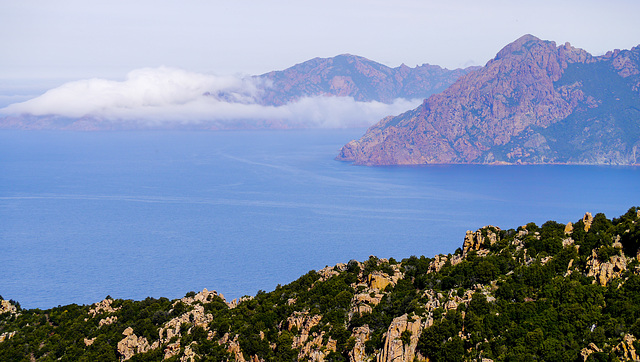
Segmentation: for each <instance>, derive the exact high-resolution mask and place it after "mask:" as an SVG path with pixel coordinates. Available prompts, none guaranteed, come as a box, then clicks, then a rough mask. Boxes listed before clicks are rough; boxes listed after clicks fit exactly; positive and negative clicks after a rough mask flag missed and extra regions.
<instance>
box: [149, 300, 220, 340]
mask: <svg viewBox="0 0 640 362" xmlns="http://www.w3.org/2000/svg"><path fill="white" fill-rule="evenodd" d="M212 320H213V316H212V315H211V314H209V313H205V312H204V307H203V306H202V305H200V304H196V305H194V309H193V310H191V311H189V312H187V313H185V314H182V315H179V316H177V317H175V318H173V319H171V320H170V321H168V322H167V323H165V324H164V325H163V326H162V328H160V331H159V334H160V340H161V341H162V342H163V343H166V342H168V341H169V340H170V339H171V338H172V337H174V336H181V334H180V326H181V325H182V324H183V323H189V324H191V325H192V326H199V327H202V328H205V330H206V329H208V328H209V327H208V325H209V323H211V321H212Z"/></svg>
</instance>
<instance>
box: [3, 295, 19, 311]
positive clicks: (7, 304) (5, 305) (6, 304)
mask: <svg viewBox="0 0 640 362" xmlns="http://www.w3.org/2000/svg"><path fill="white" fill-rule="evenodd" d="M4 313H10V314H17V313H18V308H16V306H15V305H13V304H11V302H9V301H8V300H4V299H2V300H0V314H4Z"/></svg>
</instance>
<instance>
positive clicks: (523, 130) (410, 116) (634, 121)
mask: <svg viewBox="0 0 640 362" xmlns="http://www.w3.org/2000/svg"><path fill="white" fill-rule="evenodd" d="M337 159H338V160H343V161H354V162H355V163H356V164H360V165H418V164H451V163H495V164H505V163H506V164H512V163H532V164H533V163H535V164H538V163H579V164H625V165H626V164H638V163H639V162H640V46H636V47H634V48H632V49H631V50H615V51H612V52H609V53H607V54H605V55H603V56H592V55H591V54H589V53H587V52H586V51H584V50H582V49H578V48H575V47H572V46H571V45H570V44H569V43H566V44H564V45H560V46H556V43H555V42H552V41H544V40H540V39H538V38H536V37H534V36H532V35H525V36H523V37H521V38H519V39H518V40H516V41H514V42H513V43H511V44H509V45H507V46H506V47H504V48H503V49H502V50H501V51H500V52H499V53H498V54H497V55H496V57H495V58H494V59H492V60H490V61H489V62H488V63H487V64H486V65H485V66H484V67H482V68H481V69H478V70H476V71H473V72H470V73H468V74H466V75H464V76H462V77H461V78H459V79H458V81H456V83H454V84H453V85H452V86H450V87H449V88H447V89H446V90H445V91H443V92H442V93H439V94H436V95H433V96H431V97H429V98H428V99H426V100H425V101H424V102H423V104H422V105H421V106H419V107H418V108H416V109H414V110H411V111H408V112H405V113H403V114H401V115H398V116H395V117H387V118H385V119H383V120H381V121H380V122H379V123H377V124H376V125H374V126H372V127H371V128H369V130H368V131H367V132H366V134H365V135H364V136H363V137H362V138H360V139H359V140H354V141H351V142H349V143H347V144H346V145H345V146H344V147H343V148H342V150H341V151H340V153H339V155H338V157H337Z"/></svg>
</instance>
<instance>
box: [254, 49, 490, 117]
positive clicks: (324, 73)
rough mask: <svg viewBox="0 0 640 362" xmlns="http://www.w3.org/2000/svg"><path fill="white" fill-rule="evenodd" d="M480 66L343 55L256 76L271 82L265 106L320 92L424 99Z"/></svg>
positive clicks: (388, 99)
mask: <svg viewBox="0 0 640 362" xmlns="http://www.w3.org/2000/svg"><path fill="white" fill-rule="evenodd" d="M476 68H478V67H468V68H464V69H454V70H448V69H444V68H441V67H439V66H437V65H430V64H423V65H419V66H416V67H415V68H410V67H408V66H406V65H405V64H402V65H401V66H399V67H396V68H390V67H388V66H386V65H383V64H380V63H376V62H374V61H371V60H369V59H366V58H363V57H359V56H355V55H350V54H342V55H338V56H336V57H333V58H315V59H311V60H308V61H306V62H304V63H300V64H297V65H294V66H293V67H291V68H287V69H285V70H282V71H273V72H269V73H266V74H263V75H260V76H257V77H256V78H258V79H260V80H262V81H265V82H266V83H267V84H269V87H267V88H265V89H264V93H263V96H262V98H261V100H260V103H262V104H264V105H275V106H278V105H283V104H286V103H289V102H293V101H295V100H297V99H300V98H303V97H309V96H318V95H329V96H337V97H352V98H353V99H355V100H356V101H361V102H369V101H378V102H384V103H391V102H393V100H395V99H397V98H405V99H416V98H417V99H422V98H426V97H428V96H430V95H432V94H435V93H439V92H441V91H443V90H445V89H446V88H447V87H448V86H450V85H451V84H453V83H454V82H455V81H456V80H457V79H458V78H459V77H460V76H462V75H464V74H467V73H469V72H470V71H472V70H474V69H476Z"/></svg>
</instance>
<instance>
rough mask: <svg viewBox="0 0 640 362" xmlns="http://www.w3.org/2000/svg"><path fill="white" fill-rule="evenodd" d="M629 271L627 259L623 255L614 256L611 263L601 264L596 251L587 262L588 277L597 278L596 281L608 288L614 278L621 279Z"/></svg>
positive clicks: (610, 260) (610, 259)
mask: <svg viewBox="0 0 640 362" xmlns="http://www.w3.org/2000/svg"><path fill="white" fill-rule="evenodd" d="M625 270H627V259H626V258H625V257H624V256H622V255H613V256H611V257H610V258H609V261H607V262H604V263H601V262H600V260H598V255H597V254H596V252H595V250H593V251H592V252H591V257H590V258H589V259H588V260H587V276H588V277H595V281H594V282H597V283H598V284H600V285H602V286H606V285H607V284H608V283H609V281H611V280H612V279H613V278H619V277H620V276H621V275H622V273H623V272H624V271H625Z"/></svg>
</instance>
